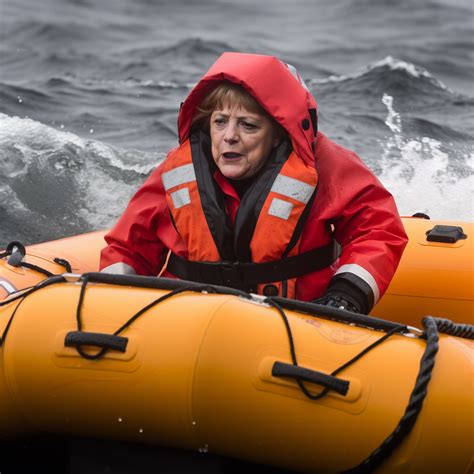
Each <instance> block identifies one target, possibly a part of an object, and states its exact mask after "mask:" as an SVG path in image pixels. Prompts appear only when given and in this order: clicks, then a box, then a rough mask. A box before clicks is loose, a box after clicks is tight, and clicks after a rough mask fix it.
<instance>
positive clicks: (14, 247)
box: [0, 241, 72, 278]
mask: <svg viewBox="0 0 474 474" xmlns="http://www.w3.org/2000/svg"><path fill="white" fill-rule="evenodd" d="M14 251H17V252H19V254H20V255H19V256H18V259H17V260H18V261H17V262H16V263H14V264H13V265H14V266H16V267H23V268H28V269H29V270H34V271H36V272H39V273H41V274H43V275H45V276H46V277H48V278H49V277H51V276H53V275H54V273H51V272H50V271H49V270H46V269H45V268H42V267H40V266H38V265H35V264H33V263H28V262H23V258H24V257H25V255H26V249H25V246H24V245H23V244H22V243H21V242H17V241H13V242H10V243H9V244H8V245H7V248H6V249H5V252H2V253H0V259H2V258H5V257H9V256H10V255H12V254H13V252H14ZM53 262H54V263H56V264H58V265H61V266H63V267H64V268H65V269H66V271H67V272H68V273H71V272H72V267H71V264H70V263H69V262H68V261H67V260H66V259H64V258H58V257H55V258H54V259H53ZM9 263H10V262H9ZM10 264H12V263H10Z"/></svg>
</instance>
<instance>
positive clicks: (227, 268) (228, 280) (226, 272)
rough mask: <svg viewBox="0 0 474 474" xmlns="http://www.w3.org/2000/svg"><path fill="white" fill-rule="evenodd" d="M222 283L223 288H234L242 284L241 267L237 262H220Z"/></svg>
mask: <svg viewBox="0 0 474 474" xmlns="http://www.w3.org/2000/svg"><path fill="white" fill-rule="evenodd" d="M219 268H220V270H221V278H222V283H223V285H225V286H235V285H241V284H242V266H241V264H240V263H239V262H228V261H225V262H221V263H220V265H219Z"/></svg>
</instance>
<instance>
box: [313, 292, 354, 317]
mask: <svg viewBox="0 0 474 474" xmlns="http://www.w3.org/2000/svg"><path fill="white" fill-rule="evenodd" d="M314 303H318V304H323V305H325V306H330V307H331V308H338V309H345V310H346V311H352V312H353V313H360V309H359V308H358V307H357V306H356V305H355V304H354V303H351V302H350V301H348V299H347V295H343V294H342V293H327V294H326V295H324V296H322V297H321V298H318V299H316V300H314Z"/></svg>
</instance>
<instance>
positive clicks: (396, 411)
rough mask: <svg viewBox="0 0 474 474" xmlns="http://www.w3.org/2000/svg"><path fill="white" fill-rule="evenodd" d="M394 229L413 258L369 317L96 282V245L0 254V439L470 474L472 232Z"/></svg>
mask: <svg viewBox="0 0 474 474" xmlns="http://www.w3.org/2000/svg"><path fill="white" fill-rule="evenodd" d="M404 222H405V227H406V229H407V233H408V234H409V236H410V243H409V245H408V247H407V250H406V252H405V255H404V257H403V259H402V262H401V264H400V267H399V270H398V272H397V275H396V276H395V278H394V280H393V282H392V284H391V286H390V288H389V291H388V292H387V294H386V295H385V296H384V298H382V300H381V302H380V303H379V304H378V305H377V307H376V308H375V309H374V311H373V313H372V315H371V316H364V315H359V314H356V313H349V312H346V311H341V310H338V309H334V308H327V307H324V306H320V305H316V304H312V303H305V302H299V301H292V300H287V299H284V298H265V297H260V296H258V295H248V294H246V293H243V292H240V291H238V290H233V289H230V288H225V287H219V286H210V285H202V284H197V283H192V282H186V281H178V280H170V279H164V278H154V277H140V276H123V275H107V274H101V273H97V272H96V270H97V268H98V254H99V249H100V248H101V247H102V246H103V245H104V244H103V233H101V232H97V233H92V234H86V235H84V236H78V237H72V238H68V239H63V240H59V241H55V242H50V243H46V244H39V245H33V246H31V247H27V248H26V250H25V249H24V248H23V246H22V245H21V243H19V242H13V243H12V244H10V245H9V246H8V248H7V249H6V250H5V251H4V252H3V253H2V254H0V257H2V258H1V259H0V286H1V291H3V298H4V299H3V300H2V301H1V302H0V337H1V340H0V344H1V345H0V362H1V363H0V419H1V420H2V423H1V424H0V439H4V440H5V439H12V438H14V437H16V436H20V437H21V436H25V435H28V434H32V433H56V434H65V435H77V436H87V437H96V438H102V439H111V440H128V441H132V442H139V443H147V444H151V445H159V446H171V447H175V448H182V449H187V450H197V451H201V452H209V453H216V454H219V455H223V456H229V457H234V458H240V459H247V460H250V461H253V462H258V463H263V464H267V465H273V466H278V467H281V468H285V469H291V470H294V471H307V472H322V473H328V472H372V471H374V470H377V469H379V470H380V472H393V473H395V472H397V473H401V472H413V473H418V472H453V473H457V472H459V473H464V472H472V468H473V467H474V465H473V451H474V450H473V446H474V439H473V421H472V420H473V418H472V415H473V406H474V403H473V402H474V394H473V390H472V380H473V372H474V366H473V351H472V349H473V347H474V346H473V342H472V341H473V338H474V327H473V326H472V317H473V286H472V283H473V271H472V250H473V247H472V230H473V229H472V224H469V223H453V222H451V223H448V222H443V223H433V222H432V221H428V220H424V219H405V220H404ZM428 314H430V315H432V316H428V317H425V318H424V319H422V318H423V317H424V316H425V315H428Z"/></svg>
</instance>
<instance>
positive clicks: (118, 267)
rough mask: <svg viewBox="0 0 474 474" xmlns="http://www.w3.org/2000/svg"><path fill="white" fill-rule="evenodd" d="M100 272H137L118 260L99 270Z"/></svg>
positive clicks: (134, 273)
mask: <svg viewBox="0 0 474 474" xmlns="http://www.w3.org/2000/svg"><path fill="white" fill-rule="evenodd" d="M101 273H115V274H119V275H136V274H137V272H136V271H135V270H134V269H133V268H132V267H131V266H130V265H127V264H126V263H123V262H118V263H113V264H112V265H109V266H108V267H105V268H103V269H102V270H101Z"/></svg>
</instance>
